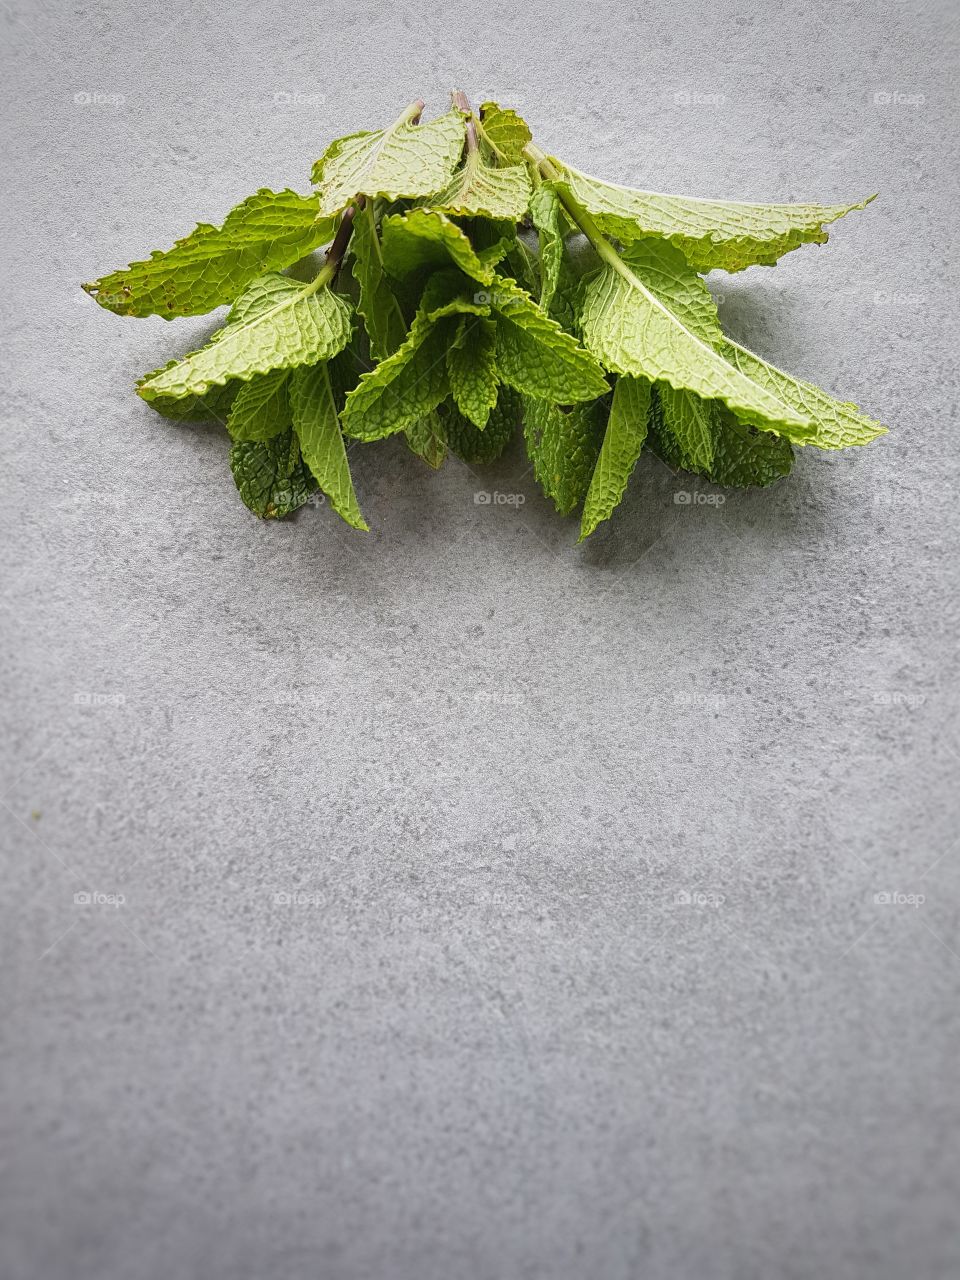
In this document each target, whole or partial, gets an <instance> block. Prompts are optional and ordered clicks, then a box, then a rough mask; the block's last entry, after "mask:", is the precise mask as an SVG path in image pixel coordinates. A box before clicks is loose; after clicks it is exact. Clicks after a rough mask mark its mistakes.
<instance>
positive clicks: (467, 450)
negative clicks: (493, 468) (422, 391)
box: [438, 387, 521, 465]
mask: <svg viewBox="0 0 960 1280" xmlns="http://www.w3.org/2000/svg"><path fill="white" fill-rule="evenodd" d="M520 412H521V401H520V396H519V395H518V393H517V392H516V391H514V390H513V388H512V387H500V388H499V391H498V395H497V403H496V404H495V405H494V407H493V409H492V410H491V411H490V415H489V417H488V418H487V422H486V426H485V427H484V428H483V430H482V431H481V430H480V429H479V428H478V427H476V426H475V425H474V424H473V423H472V422H471V421H470V420H469V419H468V418H465V417H464V416H463V414H462V413H461V412H460V411H459V409H457V408H456V406H455V405H451V404H450V403H449V402H447V403H445V404H442V405H441V406H440V408H439V410H438V413H440V415H441V419H442V422H443V429H444V432H445V433H446V437H447V441H448V443H449V445H450V449H451V451H452V452H453V453H455V454H456V456H457V457H458V458H460V459H462V460H463V461H464V462H467V463H470V464H471V465H479V464H481V463H484V462H493V461H495V460H496V459H497V458H499V457H500V455H501V454H502V453H503V452H504V451H505V450H506V449H507V447H508V446H509V444H510V441H511V440H512V439H513V437H514V435H515V433H516V430H517V426H518V425H519V422H520Z"/></svg>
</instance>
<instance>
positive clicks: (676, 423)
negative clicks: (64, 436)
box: [84, 93, 884, 539]
mask: <svg viewBox="0 0 960 1280" xmlns="http://www.w3.org/2000/svg"><path fill="white" fill-rule="evenodd" d="M423 107H424V104H423V102H421V101H418V102H415V103H413V104H412V105H411V106H410V107H409V108H408V109H407V110H406V111H405V112H404V113H403V115H401V116H400V118H399V119H398V120H397V121H396V122H395V123H394V124H392V125H390V126H389V127H388V128H385V129H378V130H376V131H375V132H361V133H353V134H350V135H348V136H347V137H345V138H338V139H337V140H336V141H335V142H332V143H331V144H330V145H329V146H328V147H327V149H326V151H325V152H324V154H323V156H322V157H321V158H320V159H319V160H318V161H317V162H316V164H315V165H314V167H313V175H312V177H313V183H314V187H315V190H314V193H313V194H312V195H309V196H301V195H297V194H295V193H294V192H292V191H281V192H274V191H268V190H261V191H258V192H257V193H256V195H253V196H250V197H249V198H248V199H246V200H244V201H243V202H242V203H241V204H239V205H238V206H237V207H236V208H235V209H233V210H232V211H231V212H230V213H229V214H228V215H227V218H226V220H225V221H224V223H223V226H222V227H213V226H209V225H206V224H201V225H200V226H198V227H197V229H196V230H195V231H194V232H192V233H191V234H190V235H189V236H187V237H186V238H185V239H183V240H179V241H177V243H176V244H175V245H174V247H173V248H172V249H170V250H168V251H167V252H165V253H161V252H155V253H154V254H153V255H152V257H150V258H149V259H148V260H147V261H145V262H136V263H133V264H132V265H131V266H129V267H127V268H126V269H125V270H122V271H116V272H114V273H113V274H112V275H108V276H105V277H104V278H103V279H102V280H98V281H97V282H96V283H94V284H89V285H85V286H84V288H85V289H86V290H87V291H88V292H89V293H91V294H92V295H93V296H94V297H95V298H96V299H97V301H98V302H99V303H100V304H101V305H102V306H104V307H106V308H107V309H108V310H110V311H113V312H116V314H118V315H127V316H147V315H160V316H164V317H166V318H167V319H170V318H172V317H174V316H192V315H199V314H201V313H204V312H207V311H211V310H213V308H215V307H219V306H221V305H223V304H227V303H229V304H231V305H230V311H229V314H228V315H227V318H226V321H225V323H224V325H223V327H222V328H221V329H219V330H218V331H217V332H216V333H215V334H214V335H213V337H212V339H211V340H210V341H209V342H208V343H207V345H206V346H204V347H202V348H201V349H200V350H199V351H194V352H193V353H191V354H190V355H188V356H186V357H185V358H184V359H182V360H178V361H173V362H171V363H170V364H167V365H165V366H164V367H163V368H162V369H158V370H156V371H155V372H153V373H149V374H147V375H146V376H145V377H143V378H142V379H141V380H140V382H139V384H138V388H137V389H138V391H139V393H140V395H141V396H142V397H143V398H144V400H146V401H147V403H148V404H150V405H152V407H153V408H154V409H156V410H157V411H158V412H159V413H161V414H163V415H164V416H166V417H169V418H174V419H178V420H181V421H184V420H192V419H202V418H211V417H213V418H218V419H220V420H221V421H224V422H225V424H226V428H227V431H228V432H229V433H230V437H231V439H232V441H233V445H232V449H231V454H230V463H231V467H232V469H233V475H234V479H235V480H236V484H237V488H238V489H239V491H240V495H241V497H242V498H243V501H244V502H245V503H246V504H247V506H248V507H249V508H250V509H251V510H252V511H254V512H255V513H256V514H257V515H259V516H264V517H270V518H275V517H280V516H285V515H287V514H289V513H290V512H292V511H294V510H296V509H297V508H298V507H299V506H301V505H302V504H303V503H304V502H306V501H307V500H308V498H309V497H310V495H311V493H312V492H314V491H315V490H316V489H317V488H318V487H319V489H320V490H321V491H322V492H323V493H324V494H325V495H326V497H327V499H328V500H329V502H330V505H331V506H332V507H333V508H334V510H335V511H337V512H338V513H339V515H340V516H342V517H343V519H344V520H346V521H347V522H348V523H349V524H351V525H353V526H354V527H355V528H357V529H366V528H367V525H366V522H365V521H364V518H363V516H362V515H361V512H360V507H359V504H358V502H357V496H356V493H355V491H354V487H353V482H352V479H351V476H350V469H349V466H348V463H347V451H346V446H345V439H344V437H346V438H347V440H361V441H368V440H379V439H381V438H382V437H384V436H388V435H393V434H394V433H396V432H403V433H404V434H405V436H406V439H407V441H408V443H409V445H410V448H411V449H413V450H414V452H415V453H417V454H418V455H419V456H420V457H422V458H423V459H424V460H425V461H426V462H428V463H429V464H430V465H431V466H433V467H438V466H440V464H441V463H442V462H443V460H444V458H445V457H446V455H447V452H448V451H450V452H452V453H453V454H455V455H456V456H457V457H459V458H461V459H463V460H464V461H466V462H467V463H470V464H476V463H482V462H489V461H491V460H493V459H494V458H496V457H498V456H499V455H500V454H501V453H502V452H503V451H504V450H505V449H506V448H507V446H508V444H509V443H510V441H511V439H512V438H513V436H514V433H515V432H516V431H517V430H518V429H519V428H520V427H521V425H522V429H523V435H524V440H525V444H526V448H527V451H528V453H529V456H530V459H531V461H532V464H533V468H534V472H535V475H536V478H537V480H538V482H539V483H540V485H541V486H542V488H543V491H544V493H545V494H546V495H547V496H548V497H550V498H551V499H552V500H553V501H554V503H555V504H556V507H557V510H558V511H559V512H561V513H562V514H568V513H570V512H573V511H574V510H576V509H577V508H580V507H581V506H582V509H583V514H582V521H581V539H582V538H585V537H586V536H587V535H589V534H590V533H592V532H593V530H594V529H595V528H596V527H597V525H598V524H599V523H600V522H601V521H603V520H606V519H608V518H609V516H610V515H611V513H612V512H613V510H614V508H615V507H616V506H617V504H618V503H619V501H620V499H621V498H622V496H623V492H624V489H625V487H626V484H627V480H628V479H629V477H630V473H631V472H632V470H633V468H634V466H635V464H636V462H637V459H638V458H639V456H640V453H641V450H642V449H643V448H644V446H646V447H647V448H648V449H650V450H652V451H653V452H654V453H655V454H657V455H659V457H660V458H662V459H663V460H664V461H666V462H667V463H668V464H669V465H670V466H673V467H678V468H683V469H686V470H688V471H693V472H696V473H698V474H700V475H703V476H706V477H708V478H709V479H710V480H712V481H714V482H716V483H718V484H723V485H766V484H770V483H771V482H772V481H774V480H776V479H778V478H779V477H781V476H784V475H786V474H787V472H788V471H789V470H790V467H791V465H792V461H793V445H807V444H812V445H815V446H817V447H818V448H821V449H841V448H845V447H846V446H848V445H857V444H865V443H867V442H868V441H869V440H872V439H874V438H875V437H876V436H878V435H880V434H882V433H883V431H884V428H883V427H881V426H880V424H879V423H877V422H874V421H872V420H871V419H870V418H868V417H866V416H865V415H863V414H862V413H861V412H860V411H859V410H858V409H857V407H856V406H855V405H852V404H845V403H841V402H839V401H837V400H834V399H833V398H832V397H831V396H829V395H827V394H826V393H825V392H823V391H821V390H820V389H819V388H818V387H815V386H813V385H812V384H810V383H809V382H803V381H801V380H800V379H797V378H793V377H791V376H790V375H789V374H787V373H784V372H783V371H782V370H780V369H777V368H774V367H773V366H772V365H770V364H767V363H766V361H764V360H761V359H760V357H759V356H757V355H754V354H753V352H751V351H747V350H746V349H745V348H744V347H742V346H740V345H739V344H738V343H736V342H732V341H730V340H729V339H728V338H726V337H725V335H724V334H723V332H722V330H721V328H720V323H719V320H718V316H717V308H716V305H715V304H714V300H713V298H712V296H711V294H710V293H709V291H708V290H707V287H706V285H705V284H704V281H703V278H702V277H703V275H704V274H705V273H706V272H709V271H713V270H717V269H719V270H723V271H731V272H732V271H741V270H743V269H744V268H745V267H749V266H753V265H755V264H768V265H769V264H773V263H775V262H776V261H777V259H778V258H779V257H780V256H781V255H782V254H784V253H787V252H789V251H790V250H791V249H796V248H797V247H798V246H799V245H801V244H805V243H823V242H824V241H825V240H826V239H827V233H826V231H825V230H824V226H825V225H826V224H827V223H829V222H832V221H834V220H835V219H836V218H839V217H842V215H843V214H845V213H848V212H850V210H851V209H862V208H863V207H864V205H866V204H867V203H868V201H866V200H864V201H862V202H861V203H859V204H853V205H845V206H844V205H816V204H798V205H764V204H743V203H737V202H728V201H714V200H699V199H692V198H687V197H682V196H669V195H660V194H657V193H654V192H648V191H635V190H631V189H630V188H627V187H621V186H617V185H615V184H613V183H610V182H605V181H602V180H600V179H599V178H593V177H590V176H588V175H587V174H585V173H582V172H580V170H578V169H575V168H573V167H572V166H571V165H568V164H564V163H563V162H562V161H560V160H557V159H555V158H553V157H548V156H546V155H544V153H543V152H542V151H540V150H539V148H537V147H536V146H534V144H533V141H532V138H531V134H530V130H529V129H528V127H527V125H526V124H525V122H524V121H523V120H522V119H521V118H520V116H519V115H517V114H516V112H515V111H512V110H508V109H504V108H502V107H500V106H498V105H497V104H496V103H493V102H488V103H485V104H484V105H483V106H482V107H481V108H480V109H479V111H473V110H472V109H471V108H470V106H469V104H468V102H467V100H466V98H465V97H464V96H463V94H461V93H454V94H453V95H452V106H451V109H450V110H449V111H448V112H447V113H446V114H444V115H441V116H439V117H438V118H436V119H434V120H430V121H428V122H427V123H421V113H422V111H423ZM871 198H872V197H871ZM324 245H329V248H328V249H327V252H326V258H325V262H324V265H323V266H322V267H321V268H320V270H319V273H318V274H317V275H316V276H315V278H314V279H312V280H310V281H309V282H308V283H304V281H303V280H302V279H299V278H295V277H292V276H290V275H284V274H283V272H284V271H285V270H286V269H287V268H290V267H293V266H294V265H295V264H297V263H299V262H300V261H301V260H302V259H305V258H307V256H308V255H310V254H311V253H313V251H315V250H317V249H319V248H321V247H322V246H324ZM348 262H349V267H350V270H349V271H348V270H346V266H347V263H348ZM299 274H300V275H301V276H302V275H303V270H302V267H301V269H300V273H299Z"/></svg>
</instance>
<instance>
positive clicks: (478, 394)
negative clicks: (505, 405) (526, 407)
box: [447, 316, 499, 431]
mask: <svg viewBox="0 0 960 1280" xmlns="http://www.w3.org/2000/svg"><path fill="white" fill-rule="evenodd" d="M447 376H448V378H449V380H450V392H451V394H452V396H453V398H454V400H455V402H456V405H457V408H458V409H459V410H460V412H461V413H462V414H463V416H464V417H466V418H469V419H470V421H471V422H472V423H473V424H474V425H475V426H476V427H478V428H479V429H480V430H481V431H482V430H483V428H484V427H485V426H486V425H487V419H488V418H489V416H490V410H491V409H492V408H493V406H494V405H495V404H496V403H497V383H498V381H499V379H498V376H497V326H496V323H495V322H494V321H493V320H487V319H483V318H482V317H474V316H464V317H463V319H462V320H460V321H459V323H458V324H457V328H456V334H455V337H454V339H453V341H452V343H451V344H450V346H449V347H448V348H447Z"/></svg>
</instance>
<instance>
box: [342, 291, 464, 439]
mask: <svg viewBox="0 0 960 1280" xmlns="http://www.w3.org/2000/svg"><path fill="white" fill-rule="evenodd" d="M449 305H452V304H449ZM442 310H443V312H444V314H448V313H447V311H446V308H443V309H442ZM449 334H450V329H449V325H445V324H437V323H435V322H434V321H433V320H432V319H431V317H430V314H429V313H428V312H427V311H426V310H425V309H424V308H423V307H421V310H420V311H418V312H417V315H416V316H415V317H414V321H413V324H412V326H411V328H410V332H409V334H408V335H407V339H406V341H405V342H404V343H403V345H402V346H400V347H398V348H397V350H396V351H395V352H394V353H393V355H392V356H388V357H387V359H386V360H381V361H380V363H379V364H378V365H377V367H376V368H375V369H373V370H371V372H370V373H365V374H363V376H362V377H361V378H360V381H359V382H358V383H357V385H356V386H355V387H354V389H353V390H352V391H351V392H350V394H349V395H348V396H347V399H346V403H345V405H344V409H343V414H342V415H341V423H342V425H343V432H344V435H348V436H353V437H355V438H356V439H358V440H379V439H382V438H383V437H384V436H389V435H393V433H394V432H396V431H403V430H405V429H406V428H407V427H412V426H413V425H414V424H415V423H417V421H418V419H420V418H422V417H424V416H426V415H427V414H430V413H432V412H433V410H434V409H435V408H436V407H437V405H438V404H439V403H440V402H441V400H443V399H444V398H445V397H446V395H447V392H448V390H449V384H448V382H447V367H446V358H445V357H446V347H447V342H448V339H449Z"/></svg>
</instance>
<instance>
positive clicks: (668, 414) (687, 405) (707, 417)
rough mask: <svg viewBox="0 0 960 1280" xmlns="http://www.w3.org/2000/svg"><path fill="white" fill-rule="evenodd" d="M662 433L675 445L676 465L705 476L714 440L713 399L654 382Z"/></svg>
mask: <svg viewBox="0 0 960 1280" xmlns="http://www.w3.org/2000/svg"><path fill="white" fill-rule="evenodd" d="M657 395H658V397H659V402H660V412H661V416H662V422H663V430H664V432H666V433H667V434H668V435H669V436H670V437H671V439H672V440H674V441H675V442H676V447H677V451H678V456H679V457H680V459H681V462H680V465H681V466H682V467H685V468H686V469H687V470H688V471H702V472H703V473H704V474H709V471H710V464H711V463H712V462H713V454H714V446H715V439H716V426H715V423H716V409H717V405H718V402H717V401H716V400H704V399H702V398H701V397H700V396H697V395H694V393H693V392H692V391H677V390H676V388H674V387H671V386H670V384H669V383H667V382H658V383H657Z"/></svg>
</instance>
